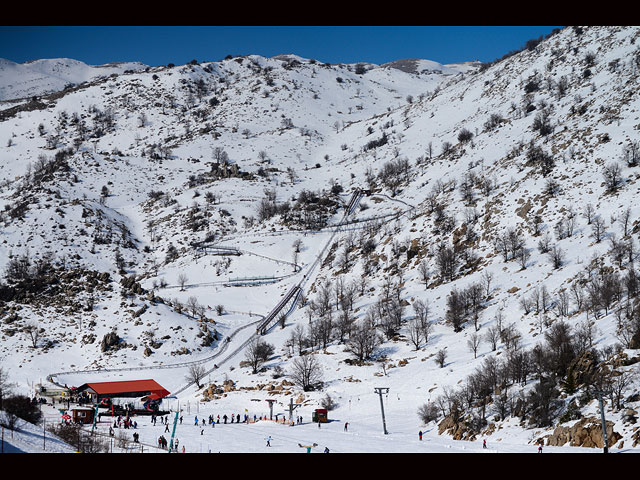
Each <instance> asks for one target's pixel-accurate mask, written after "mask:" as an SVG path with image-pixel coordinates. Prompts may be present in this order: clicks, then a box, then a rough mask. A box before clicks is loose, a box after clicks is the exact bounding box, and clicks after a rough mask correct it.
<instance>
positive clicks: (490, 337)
mask: <svg viewBox="0 0 640 480" xmlns="http://www.w3.org/2000/svg"><path fill="white" fill-rule="evenodd" d="M484 338H485V340H486V341H487V343H489V345H491V351H492V352H495V351H496V348H498V341H499V340H500V332H499V331H498V327H497V326H495V325H492V326H490V327H489V328H487V330H486V332H485V334H484Z"/></svg>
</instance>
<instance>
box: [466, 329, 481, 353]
mask: <svg viewBox="0 0 640 480" xmlns="http://www.w3.org/2000/svg"><path fill="white" fill-rule="evenodd" d="M467 346H468V347H469V349H470V350H471V351H472V352H473V358H478V347H479V346H480V335H478V334H477V333H476V332H473V333H472V334H471V335H469V340H467Z"/></svg>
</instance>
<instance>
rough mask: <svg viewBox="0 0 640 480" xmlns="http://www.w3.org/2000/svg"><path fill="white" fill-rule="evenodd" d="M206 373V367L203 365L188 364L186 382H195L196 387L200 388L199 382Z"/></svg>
mask: <svg viewBox="0 0 640 480" xmlns="http://www.w3.org/2000/svg"><path fill="white" fill-rule="evenodd" d="M205 374H206V369H205V368H204V365H201V364H198V363H194V364H192V365H190V366H189V370H188V371H187V382H189V383H195V384H196V385H197V387H198V388H199V389H200V388H202V384H201V383H200V382H201V381H202V379H203V378H204V376H205Z"/></svg>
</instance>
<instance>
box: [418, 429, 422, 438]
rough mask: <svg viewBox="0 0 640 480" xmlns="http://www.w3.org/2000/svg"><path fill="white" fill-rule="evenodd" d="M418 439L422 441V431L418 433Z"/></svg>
mask: <svg viewBox="0 0 640 480" xmlns="http://www.w3.org/2000/svg"><path fill="white" fill-rule="evenodd" d="M418 438H419V439H420V440H422V430H420V431H419V432H418Z"/></svg>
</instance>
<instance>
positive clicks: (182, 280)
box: [178, 273, 189, 292]
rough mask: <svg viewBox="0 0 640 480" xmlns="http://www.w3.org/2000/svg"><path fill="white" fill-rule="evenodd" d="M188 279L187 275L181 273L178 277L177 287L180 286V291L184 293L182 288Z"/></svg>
mask: <svg viewBox="0 0 640 480" xmlns="http://www.w3.org/2000/svg"><path fill="white" fill-rule="evenodd" d="M188 280H189V279H188V278H187V275H186V274H184V273H181V274H180V275H178V285H180V291H181V292H184V286H185V284H186V283H187V281H188Z"/></svg>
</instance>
